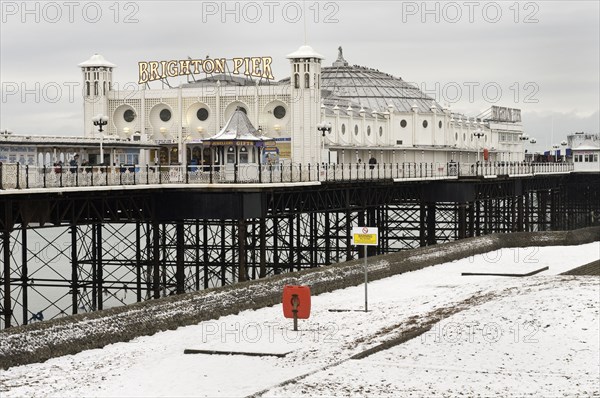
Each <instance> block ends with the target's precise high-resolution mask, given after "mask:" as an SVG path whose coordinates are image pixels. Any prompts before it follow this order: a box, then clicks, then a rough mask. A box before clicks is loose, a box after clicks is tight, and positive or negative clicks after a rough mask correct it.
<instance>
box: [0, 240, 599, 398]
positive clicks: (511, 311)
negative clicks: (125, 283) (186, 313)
mask: <svg viewBox="0 0 600 398" xmlns="http://www.w3.org/2000/svg"><path fill="white" fill-rule="evenodd" d="M599 257H600V244H599V243H598V242H595V243H589V244H584V245H579V246H559V247H556V246H555V247H526V248H513V249H502V250H498V251H495V252H490V253H485V254H483V255H475V256H472V257H468V258H465V259H462V260H459V261H454V262H451V263H445V264H440V265H436V266H432V267H428V268H425V269H422V270H419V271H414V272H409V273H405V274H401V275H396V276H393V277H390V278H387V279H382V280H378V281H374V282H371V283H370V284H369V310H370V311H369V312H367V313H365V312H364V311H361V310H362V309H363V305H364V287H363V286H355V287H350V288H346V289H342V290H337V291H334V292H331V293H325V294H321V295H319V296H315V297H313V299H312V314H311V318H310V319H309V320H306V321H301V322H300V325H299V326H300V327H299V329H300V331H299V332H293V331H292V322H291V320H287V319H284V318H283V316H282V311H281V306H280V305H276V306H273V307H268V308H263V309H259V310H255V311H243V312H241V313H239V314H237V315H230V316H225V317H221V318H219V319H216V320H211V321H205V322H201V323H199V324H198V325H193V326H186V327H181V328H179V329H177V330H173V331H166V332H161V333H157V334H155V335H153V336H147V337H139V338H136V339H134V340H132V341H130V342H128V343H117V344H112V345H109V346H106V347H104V348H103V349H97V350H89V351H84V352H81V353H79V354H76V355H69V356H63V357H59V358H54V359H50V360H48V361H46V362H44V363H38V364H30V365H25V366H17V367H12V368H9V369H6V370H2V372H1V374H2V375H1V376H0V393H1V395H2V396H3V397H13V396H56V397H58V396H60V397H65V396H248V395H254V394H259V395H264V396H302V395H303V396H318V395H322V396H382V395H383V396H409V395H411V394H412V395H413V396H431V395H434V396H446V395H460V394H466V395H485V396H490V395H493V396H510V395H513V396H522V395H535V396H557V395H559V396H563V395H568V396H573V395H584V396H599V395H600V391H599V385H600V384H599V383H600V362H599V359H598V352H599V351H600V343H599V341H600V317H599V310H600V284H599V279H598V277H597V276H594V277H589V276H581V277H579V276H577V277H574V276H563V275H559V274H561V273H563V272H565V271H567V270H569V269H572V268H575V267H577V266H580V265H583V264H586V263H589V262H591V261H595V260H597V259H598V258H599ZM545 266H548V267H549V269H548V270H547V271H543V272H541V273H539V274H536V275H535V276H531V277H527V278H508V277H497V276H461V273H463V272H494V271H501V272H507V273H509V272H517V271H518V272H529V271H531V270H533V269H539V268H542V267H545ZM331 310H344V311H331ZM346 310H347V311H346ZM423 326H427V327H428V330H427V331H425V332H424V333H423V334H421V335H418V336H417V337H415V338H413V339H411V340H408V341H406V342H403V343H402V344H393V342H394V341H397V340H398V339H399V338H401V337H402V336H403V334H406V333H407V332H410V331H411V330H414V329H415V328H419V327H423ZM390 342H392V343H390ZM386 343H390V344H389V347H387V346H386ZM377 347H384V348H381V349H376V350H375V351H378V352H375V353H373V354H372V355H368V356H365V357H361V358H360V359H352V357H356V356H359V357H360V354H361V353H364V352H365V351H366V350H369V349H374V348H377ZM186 348H194V349H214V350H222V351H243V352H261V353H265V354H283V353H287V355H285V357H283V358H280V357H276V356H260V357H251V356H243V355H205V354H195V355H185V354H184V353H183V351H184V349H186Z"/></svg>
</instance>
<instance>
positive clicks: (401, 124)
mask: <svg viewBox="0 0 600 398" xmlns="http://www.w3.org/2000/svg"><path fill="white" fill-rule="evenodd" d="M400 127H402V128H404V127H406V120H404V119H402V120H401V121H400Z"/></svg>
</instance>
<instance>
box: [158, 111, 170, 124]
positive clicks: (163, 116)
mask: <svg viewBox="0 0 600 398" xmlns="http://www.w3.org/2000/svg"><path fill="white" fill-rule="evenodd" d="M160 120H162V121H163V122H168V121H169V120H171V111H170V110H168V109H163V110H162V111H160Z"/></svg>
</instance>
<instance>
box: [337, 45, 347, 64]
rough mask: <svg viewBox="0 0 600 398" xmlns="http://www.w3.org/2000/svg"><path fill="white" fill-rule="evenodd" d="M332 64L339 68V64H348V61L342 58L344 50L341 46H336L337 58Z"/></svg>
mask: <svg viewBox="0 0 600 398" xmlns="http://www.w3.org/2000/svg"><path fill="white" fill-rule="evenodd" d="M333 66H334V67H336V68H339V67H341V66H348V62H347V61H346V60H345V59H344V50H342V46H339V47H338V57H337V60H336V61H335V62H334V63H333Z"/></svg>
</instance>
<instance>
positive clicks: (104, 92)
mask: <svg viewBox="0 0 600 398" xmlns="http://www.w3.org/2000/svg"><path fill="white" fill-rule="evenodd" d="M102 85H103V86H104V87H103V91H102V95H106V82H104V83H102Z"/></svg>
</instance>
